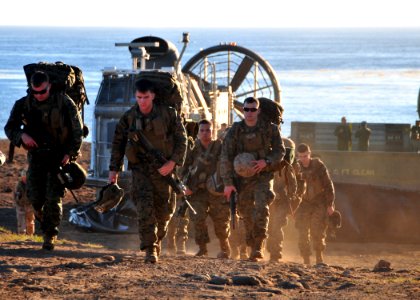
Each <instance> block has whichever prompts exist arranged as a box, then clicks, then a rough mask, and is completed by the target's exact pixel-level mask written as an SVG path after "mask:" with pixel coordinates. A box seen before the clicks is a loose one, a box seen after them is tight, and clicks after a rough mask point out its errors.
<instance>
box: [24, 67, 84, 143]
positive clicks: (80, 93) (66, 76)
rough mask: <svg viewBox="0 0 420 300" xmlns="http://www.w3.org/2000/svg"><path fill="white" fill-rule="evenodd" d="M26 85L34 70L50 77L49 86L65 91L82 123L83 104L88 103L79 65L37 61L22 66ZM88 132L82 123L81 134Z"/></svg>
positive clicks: (58, 90) (57, 90)
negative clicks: (77, 111) (75, 107)
mask: <svg viewBox="0 0 420 300" xmlns="http://www.w3.org/2000/svg"><path fill="white" fill-rule="evenodd" d="M23 70H24V71H25V75H26V80H27V82H28V87H29V86H30V81H31V77H32V74H34V73H35V72H36V71H43V72H45V73H47V74H48V76H49V77H50V83H51V88H52V90H53V91H55V92H64V93H66V94H67V95H68V96H69V97H70V98H71V99H72V100H73V101H74V103H75V104H76V106H77V109H78V110H79V112H80V114H81V116H82V120H83V123H84V105H85V104H89V99H88V97H87V94H86V88H85V80H84V78H83V73H82V70H81V69H80V68H79V67H76V66H71V65H67V64H65V63H63V62H55V63H48V62H39V63H33V64H28V65H25V66H23ZM88 133H89V129H88V127H87V126H86V125H85V124H84V125H83V136H84V137H86V136H87V135H88Z"/></svg>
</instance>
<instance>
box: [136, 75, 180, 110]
mask: <svg viewBox="0 0 420 300" xmlns="http://www.w3.org/2000/svg"><path fill="white" fill-rule="evenodd" d="M136 79H137V80H139V79H147V80H150V81H151V82H153V84H154V85H155V87H156V96H155V101H156V103H158V104H163V105H167V106H172V107H173V108H175V109H176V111H177V113H178V114H179V113H180V112H181V107H182V100H183V98H182V94H181V87H180V85H179V83H178V80H177V78H176V75H175V74H174V73H170V72H165V71H159V70H152V71H147V70H144V71H141V72H140V73H139V74H138V75H137V77H136Z"/></svg>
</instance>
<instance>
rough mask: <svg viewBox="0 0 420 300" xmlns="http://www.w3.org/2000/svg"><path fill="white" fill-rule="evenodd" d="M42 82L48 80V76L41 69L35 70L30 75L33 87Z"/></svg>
mask: <svg viewBox="0 0 420 300" xmlns="http://www.w3.org/2000/svg"><path fill="white" fill-rule="evenodd" d="M44 82H50V77H49V76H48V74H47V73H45V72H43V71H36V72H35V73H33V74H32V76H31V85H32V86H34V87H39V86H41V85H42V84H43V83H44Z"/></svg>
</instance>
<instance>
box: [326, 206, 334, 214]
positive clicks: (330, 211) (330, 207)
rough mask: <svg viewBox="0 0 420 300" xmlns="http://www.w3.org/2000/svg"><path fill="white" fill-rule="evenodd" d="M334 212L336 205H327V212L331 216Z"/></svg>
mask: <svg viewBox="0 0 420 300" xmlns="http://www.w3.org/2000/svg"><path fill="white" fill-rule="evenodd" d="M333 212H334V206H328V207H327V213H328V215H329V216H331V215H332V214H333Z"/></svg>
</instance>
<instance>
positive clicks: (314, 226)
mask: <svg viewBox="0 0 420 300" xmlns="http://www.w3.org/2000/svg"><path fill="white" fill-rule="evenodd" d="M297 154H298V160H299V164H300V167H301V172H302V178H303V179H304V180H305V183H306V191H305V193H304V195H303V198H302V203H301V204H300V206H299V208H298V210H297V212H296V219H295V225H296V228H297V230H298V232H299V242H298V245H299V250H300V254H301V256H302V257H303V261H304V263H305V264H310V256H311V254H312V252H311V246H310V242H311V241H312V247H313V249H314V250H315V253H316V263H317V264H318V263H323V252H324V250H325V247H326V243H325V237H326V230H327V226H328V216H329V215H331V214H332V213H333V212H334V199H335V192H334V185H333V182H332V180H331V178H330V175H329V173H328V170H327V168H326V167H325V165H324V163H323V162H322V161H321V160H320V159H318V158H311V150H310V148H309V146H308V145H306V144H300V145H299V146H298V148H297Z"/></svg>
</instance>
